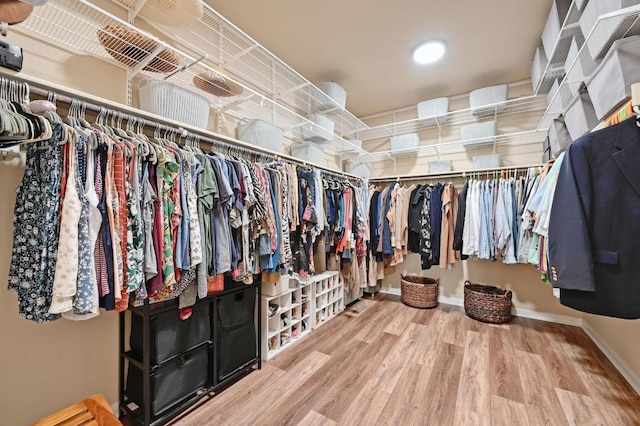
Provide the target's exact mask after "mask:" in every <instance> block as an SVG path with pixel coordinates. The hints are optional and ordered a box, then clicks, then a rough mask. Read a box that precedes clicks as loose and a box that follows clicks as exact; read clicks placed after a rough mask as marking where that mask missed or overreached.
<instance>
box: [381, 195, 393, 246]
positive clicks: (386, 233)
mask: <svg viewBox="0 0 640 426" xmlns="http://www.w3.org/2000/svg"><path fill="white" fill-rule="evenodd" d="M394 185H396V184H392V185H390V186H389V190H388V191H387V195H386V196H385V197H384V200H383V210H382V211H383V214H382V254H383V255H392V254H393V246H392V245H391V226H390V224H389V219H388V218H387V214H388V213H389V210H390V209H391V192H392V191H393V186H394Z"/></svg>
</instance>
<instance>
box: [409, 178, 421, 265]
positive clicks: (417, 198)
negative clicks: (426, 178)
mask: <svg viewBox="0 0 640 426" xmlns="http://www.w3.org/2000/svg"><path fill="white" fill-rule="evenodd" d="M421 188H422V185H418V186H417V187H416V188H415V189H414V190H413V191H411V196H410V197H409V202H410V203H411V204H410V205H409V213H408V214H409V217H408V222H407V223H408V231H407V250H409V251H411V252H413V253H420V228H421V227H422V225H421V219H422V207H423V205H424V198H423V197H424V192H423V191H421V190H420V189H421Z"/></svg>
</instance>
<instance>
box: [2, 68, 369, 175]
mask: <svg viewBox="0 0 640 426" xmlns="http://www.w3.org/2000/svg"><path fill="white" fill-rule="evenodd" d="M0 76H2V77H4V78H6V79H9V80H14V81H17V82H21V83H26V84H27V85H28V86H29V93H30V94H32V95H35V96H37V97H38V98H41V99H47V96H48V95H49V94H50V93H53V94H55V95H56V96H57V102H58V103H61V104H64V105H67V106H68V105H71V101H72V100H73V99H76V100H79V101H82V102H84V106H85V108H86V110H88V111H91V112H93V113H96V114H97V113H99V112H100V110H101V108H106V109H108V110H112V111H116V112H119V113H121V114H122V119H124V120H127V119H129V118H130V117H138V118H142V119H144V124H145V126H148V127H149V128H150V129H155V128H160V127H162V128H163V129H164V128H166V127H169V128H170V129H174V130H178V131H179V132H180V135H181V136H182V137H186V136H188V135H194V136H197V137H198V138H199V141H200V142H204V143H206V144H209V145H211V146H220V145H221V144H222V145H226V146H228V147H229V148H231V149H239V150H241V151H244V152H247V153H250V154H253V155H256V156H265V157H268V158H272V159H274V160H285V161H287V162H289V163H293V164H297V165H300V166H305V167H313V168H315V169H318V170H320V171H321V172H324V173H326V174H330V175H333V176H338V177H343V178H348V179H353V180H357V181H362V178H361V177H359V176H356V175H352V174H350V173H346V172H343V171H341V170H335V169H331V168H329V167H325V166H320V165H316V164H312V163H308V162H306V161H303V160H300V159H299V158H295V157H292V156H290V155H287V154H282V153H278V152H275V151H271V150H269V149H266V148H262V147H259V146H256V145H251V144H249V143H246V142H242V141H239V140H237V139H233V138H230V137H227V136H223V135H219V134H217V133H213V132H210V131H208V130H203V129H199V128H197V127H193V126H189V125H186V124H183V123H180V122H177V121H174V120H171V119H165V118H163V117H160V116H158V115H155V114H152V113H148V112H146V111H142V110H140V109H136V108H133V107H130V106H126V105H122V104H118V103H116V102H113V101H110V100H107V99H101V98H98V97H93V96H91V95H88V94H84V93H78V92H76V91H74V90H72V89H69V88H66V87H62V86H58V85H54V84H51V83H48V82H45V81H42V80H39V79H35V78H27V77H24V76H22V75H16V74H10V73H7V72H6V70H0Z"/></svg>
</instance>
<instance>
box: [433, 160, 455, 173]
mask: <svg viewBox="0 0 640 426" xmlns="http://www.w3.org/2000/svg"><path fill="white" fill-rule="evenodd" d="M427 164H428V166H429V173H443V172H450V171H451V169H452V166H451V160H433V161H429V163H427Z"/></svg>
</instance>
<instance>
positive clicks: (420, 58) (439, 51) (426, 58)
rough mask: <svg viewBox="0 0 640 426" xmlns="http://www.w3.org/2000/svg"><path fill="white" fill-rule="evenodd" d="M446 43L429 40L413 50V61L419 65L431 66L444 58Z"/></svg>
mask: <svg viewBox="0 0 640 426" xmlns="http://www.w3.org/2000/svg"><path fill="white" fill-rule="evenodd" d="M446 50H447V43H445V42H444V41H443V40H429V41H425V42H424V43H422V44H420V45H418V47H416V48H415V49H413V60H414V61H416V62H417V63H418V64H420V65H426V64H432V63H434V62H436V61H438V60H440V58H442V57H443V56H444V52H445V51H446Z"/></svg>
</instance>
